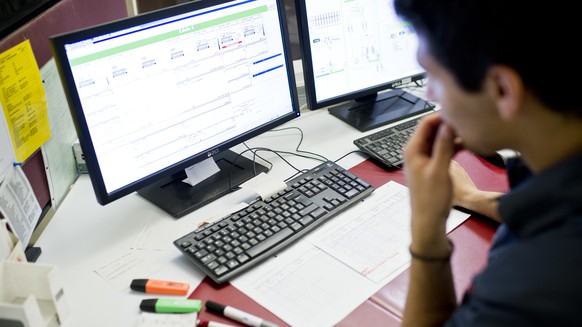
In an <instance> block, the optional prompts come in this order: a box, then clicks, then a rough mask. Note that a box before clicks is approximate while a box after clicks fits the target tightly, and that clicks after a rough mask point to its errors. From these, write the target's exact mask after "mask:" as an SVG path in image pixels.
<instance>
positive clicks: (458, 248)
mask: <svg viewBox="0 0 582 327" xmlns="http://www.w3.org/2000/svg"><path fill="white" fill-rule="evenodd" d="M455 160H457V161H458V162H459V163H460V164H461V166H463V167H464V168H465V170H466V171H467V173H468V174H469V175H470V176H471V177H472V178H473V180H474V182H475V184H476V185H477V187H479V188H481V189H484V190H489V191H500V192H504V191H506V190H507V189H508V183H507V177H506V174H505V170H504V169H503V168H499V167H496V166H494V165H492V164H490V163H488V162H487V161H485V160H483V159H482V158H480V157H477V156H475V155H473V154H470V153H468V152H461V153H460V154H458V155H457V157H456V158H455ZM350 171H351V172H352V173H354V174H356V175H358V176H359V177H361V178H362V179H364V180H366V181H367V182H369V183H370V184H372V185H374V186H376V187H380V186H382V185H383V184H385V183H387V182H388V181H391V180H393V181H395V182H398V183H400V184H403V185H406V181H405V177H404V173H403V171H402V170H396V171H385V170H384V169H382V168H380V167H378V166H377V165H376V164H374V163H373V162H371V161H369V160H366V161H364V162H362V163H360V164H359V165H357V166H355V167H353V168H352V169H350ZM496 228H497V224H496V223H495V222H493V221H491V220H489V219H487V218H483V217H478V216H475V215H473V216H471V217H470V218H469V219H468V220H467V221H465V222H464V223H463V224H461V225H460V226H459V227H457V228H456V229H455V230H453V231H452V232H451V233H450V234H449V236H450V238H451V240H452V241H453V242H454V243H455V253H454V254H453V257H452V261H451V264H452V269H453V274H454V282H455V287H456V292H457V298H458V299H459V300H460V299H461V297H462V295H463V293H464V291H465V290H466V289H467V287H468V286H469V285H470V284H471V281H472V279H473V276H474V275H475V274H477V273H478V272H479V271H480V270H481V269H482V268H483V266H484V265H485V263H486V261H487V253H488V250H489V245H490V243H491V238H492V237H493V234H494V233H495V230H496ZM408 277H409V271H408V270H406V271H404V272H403V273H402V274H400V275H399V276H398V277H396V278H395V279H393V280H392V281H391V282H390V283H388V284H387V285H386V286H384V287H383V288H382V289H380V290H379V291H378V292H377V293H376V294H374V295H373V296H372V297H371V298H370V299H368V300H367V301H365V302H364V303H362V304H361V305H360V306H359V307H358V308H356V310H354V311H353V312H352V313H350V314H349V315H348V316H347V317H345V318H344V319H343V320H342V321H341V322H340V323H338V324H337V326H342V327H343V326H346V327H347V326H387V327H392V326H400V317H401V316H402V315H401V312H402V309H403V307H404V301H405V298H406V292H407V288H408ZM190 298H196V299H202V300H214V301H216V302H219V303H224V304H228V305H231V306H233V307H236V308H238V309H241V310H243V311H246V312H249V313H251V314H254V315H257V316H259V317H262V318H264V319H267V320H269V321H272V322H275V323H278V324H279V325H280V326H288V325H287V324H286V323H285V322H283V321H282V320H281V319H279V318H278V317H276V316H275V315H274V314H272V313H271V312H270V311H268V310H267V309H265V308H263V307H262V306H261V305H259V304H257V303H256V302H255V301H254V300H252V299H251V298H249V297H248V296H246V295H245V294H243V293H242V292H240V291H239V290H238V289H236V288H234V287H233V286H231V285H230V284H225V285H216V284H214V283H213V282H212V281H211V280H210V279H208V278H206V279H204V281H203V282H202V283H201V284H200V285H199V286H198V287H197V288H196V289H195V290H194V291H193V292H192V294H191V295H190ZM199 317H200V319H201V320H214V321H219V322H223V323H228V324H231V325H234V326H244V325H242V324H237V323H236V322H233V321H232V320H230V319H226V318H223V317H222V316H219V315H216V314H214V313H212V312H208V311H206V310H205V309H203V310H202V311H201V312H200V314H199Z"/></svg>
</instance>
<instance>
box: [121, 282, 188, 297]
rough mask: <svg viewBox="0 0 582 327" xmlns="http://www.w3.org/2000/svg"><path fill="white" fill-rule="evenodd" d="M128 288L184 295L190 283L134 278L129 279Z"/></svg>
mask: <svg viewBox="0 0 582 327" xmlns="http://www.w3.org/2000/svg"><path fill="white" fill-rule="evenodd" d="M130 288H131V289H132V290H134V291H138V292H145V293H156V294H171V295H186V294H188V289H189V288H190V285H189V284H188V283H181V282H171V281H167V280H158V279H134V280H133V281H131V285H130Z"/></svg>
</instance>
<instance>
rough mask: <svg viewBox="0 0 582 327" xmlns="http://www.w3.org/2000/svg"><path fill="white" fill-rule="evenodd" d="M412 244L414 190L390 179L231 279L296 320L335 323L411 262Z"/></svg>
mask: <svg viewBox="0 0 582 327" xmlns="http://www.w3.org/2000/svg"><path fill="white" fill-rule="evenodd" d="M468 217H469V215H468V214H464V213H462V212H460V211H457V210H452V211H451V214H450V216H449V218H448V220H447V232H450V231H451V230H453V229H454V228H455V227H457V226H458V225H460V224H461V223H462V222H463V221H465V220H466V219H467V218H468ZM409 244H410V201H409V195H408V188H406V187H405V186H403V185H400V184H398V183H395V182H388V183H386V184H385V185H384V186H382V187H380V188H378V189H376V190H375V191H374V193H372V195H370V196H369V197H367V198H366V199H364V200H363V202H361V203H358V204H357V205H355V206H354V207H352V208H350V209H348V210H347V211H346V212H344V213H342V214H341V215H339V216H336V217H335V218H333V219H332V220H331V221H329V222H328V223H326V224H325V225H324V226H322V227H321V228H319V229H318V230H317V231H315V232H313V233H312V234H310V235H309V236H307V237H306V238H305V239H304V240H301V241H299V242H298V243H296V244H295V245H293V246H292V247H290V248H288V249H286V250H285V251H283V252H281V253H279V254H278V255H277V256H275V257H273V258H271V259H269V260H268V261H266V262H265V263H263V264H261V265H259V266H258V267H256V268H254V269H253V270H251V271H249V272H247V273H245V274H243V275H242V276H240V277H238V278H236V279H234V280H233V281H231V284H232V285H233V286H235V287H236V288H238V289H239V290H241V291H242V292H243V293H245V294H246V295H248V296H250V297H251V298H252V299H253V300H255V301H256V302H258V303H259V304H261V305H262V306H264V307H265V308H267V309H268V310H270V311H271V312H273V313H274V314H275V315H277V316H278V317H279V318H281V319H283V320H284V321H285V322H287V323H289V324H290V325H292V326H332V325H334V324H337V323H338V322H340V321H341V320H342V319H343V318H344V317H346V316H347V315H348V314H349V313H350V312H352V311H353V310H354V309H356V308H357V307H358V306H359V305H360V304H362V303H363V302H364V301H366V299H368V298H370V297H371V296H372V295H374V293H376V292H377V291H378V290H379V289H381V288H382V287H384V286H385V285H386V284H387V283H388V282H390V281H391V280H392V279H394V278H395V277H396V276H398V275H399V274H400V273H402V272H403V271H404V270H406V269H407V268H408V267H409V265H410V254H409V253H408V246H409Z"/></svg>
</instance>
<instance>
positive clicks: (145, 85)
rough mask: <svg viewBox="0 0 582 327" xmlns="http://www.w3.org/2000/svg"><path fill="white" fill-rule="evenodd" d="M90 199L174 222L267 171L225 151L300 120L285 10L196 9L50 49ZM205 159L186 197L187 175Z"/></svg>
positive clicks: (247, 1) (179, 9) (233, 4)
mask: <svg viewBox="0 0 582 327" xmlns="http://www.w3.org/2000/svg"><path fill="white" fill-rule="evenodd" d="M51 45H52V48H53V53H54V56H55V60H56V63H57V67H58V69H59V72H60V74H61V78H62V81H63V85H64V88H65V92H66V94H67V97H68V100H69V104H70V107H71V112H72V116H73V120H74V122H75V124H76V128H77V133H78V136H79V142H80V144H81V148H82V151H83V155H84V157H85V161H86V163H87V169H88V173H89V175H90V178H91V182H92V184H93V188H94V191H95V194H96V197H97V200H98V202H99V203H101V204H103V205H104V204H107V203H109V202H111V201H114V200H116V199H118V198H120V197H123V196H125V195H127V194H130V193H132V192H136V191H137V192H138V193H139V194H141V195H142V196H144V197H145V198H146V199H148V200H150V201H152V202H153V203H155V204H156V205H158V206H160V207H161V208H162V209H164V210H165V211H167V212H168V213H170V214H171V215H172V216H174V217H181V216H183V215H185V214H187V213H189V212H191V211H193V210H195V209H196V208H198V207H200V206H202V205H204V204H207V203H209V202H210V201H213V200H214V199H216V198H217V197H220V196H222V195H224V194H227V193H229V192H231V191H232V190H233V189H235V186H236V185H238V184H240V183H242V182H244V181H246V180H248V179H249V178H252V177H253V176H254V175H256V174H257V173H259V172H261V171H265V170H267V168H266V167H264V166H261V165H258V164H257V163H255V162H253V161H251V160H250V159H246V158H245V156H244V155H243V156H239V154H237V153H234V152H233V151H231V150H229V149H230V148H232V147H233V146H235V145H237V144H240V143H242V142H244V141H245V140H248V139H250V138H252V137H254V136H256V135H259V134H261V133H263V132H265V131H267V130H269V129H272V128H273V127H275V126H278V125H281V124H283V123H285V122H287V121H289V120H291V119H293V118H296V117H298V116H299V106H298V104H297V94H296V88H295V80H294V73H293V65H292V59H291V53H290V46H289V36H288V31H287V24H286V20H285V10H284V4H283V0H236V1H226V0H222V1H195V2H188V3H185V4H182V5H177V6H173V7H169V8H165V9H161V10H158V11H154V12H149V13H146V14H142V15H138V16H133V17H129V18H125V19H122V20H119V21H115V22H110V23H107V24H103V25H99V26H95V27H90V28H87V29H83V30H79V31H73V32H70V33H65V34H62V35H58V36H54V37H52V38H51ZM208 158H213V159H214V160H215V161H216V163H217V164H218V167H219V168H220V173H217V174H214V175H212V176H211V177H210V178H208V179H206V180H204V181H203V182H201V183H199V184H196V185H195V186H191V185H188V184H187V183H184V182H182V180H183V179H184V178H185V177H186V175H185V169H186V168H188V167H190V166H192V165H194V164H196V163H199V162H201V161H203V160H206V159H208Z"/></svg>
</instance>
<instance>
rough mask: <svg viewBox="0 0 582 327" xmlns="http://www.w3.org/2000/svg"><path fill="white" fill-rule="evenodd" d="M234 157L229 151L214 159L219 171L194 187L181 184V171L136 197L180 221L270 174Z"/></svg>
mask: <svg viewBox="0 0 582 327" xmlns="http://www.w3.org/2000/svg"><path fill="white" fill-rule="evenodd" d="M237 156H238V154H236V153H235V152H233V151H231V150H227V151H224V152H222V153H220V154H218V155H216V156H214V157H213V158H214V161H216V164H217V165H218V167H219V168H220V171H219V172H218V173H216V174H214V175H212V176H210V177H208V178H207V179H205V180H203V181H202V182H200V183H198V184H196V185H194V186H191V185H189V184H186V183H184V182H182V180H184V179H185V178H186V173H185V172H184V171H182V172H181V173H179V174H176V175H175V176H174V177H173V179H172V180H170V181H168V180H165V181H163V182H159V183H155V184H153V185H150V186H146V187H144V188H143V189H141V190H139V191H138V194H140V195H141V196H143V197H144V198H145V199H147V200H148V201H150V202H152V203H153V204H155V205H156V206H158V207H160V208H161V209H162V210H164V211H166V212H167V213H169V214H170V215H172V216H173V217H175V218H180V217H182V216H184V215H186V214H188V213H190V212H192V211H194V210H196V209H198V208H200V207H202V206H204V205H206V204H208V203H210V202H212V201H214V200H216V199H218V198H220V197H221V196H224V195H226V194H228V193H230V192H232V191H234V190H236V189H237V187H238V185H240V184H242V183H244V182H246V181H247V180H249V179H251V178H253V177H254V176H256V175H258V174H260V173H261V172H267V171H268V170H269V169H268V168H267V167H265V166H264V165H261V164H259V163H257V162H255V161H253V160H250V159H248V158H246V157H244V156H238V158H237ZM235 158H236V162H235V161H234V160H235ZM233 162H234V163H235V165H234V167H233ZM231 171H232V172H231ZM231 174H232V175H231ZM229 180H230V181H231V182H229Z"/></svg>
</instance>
